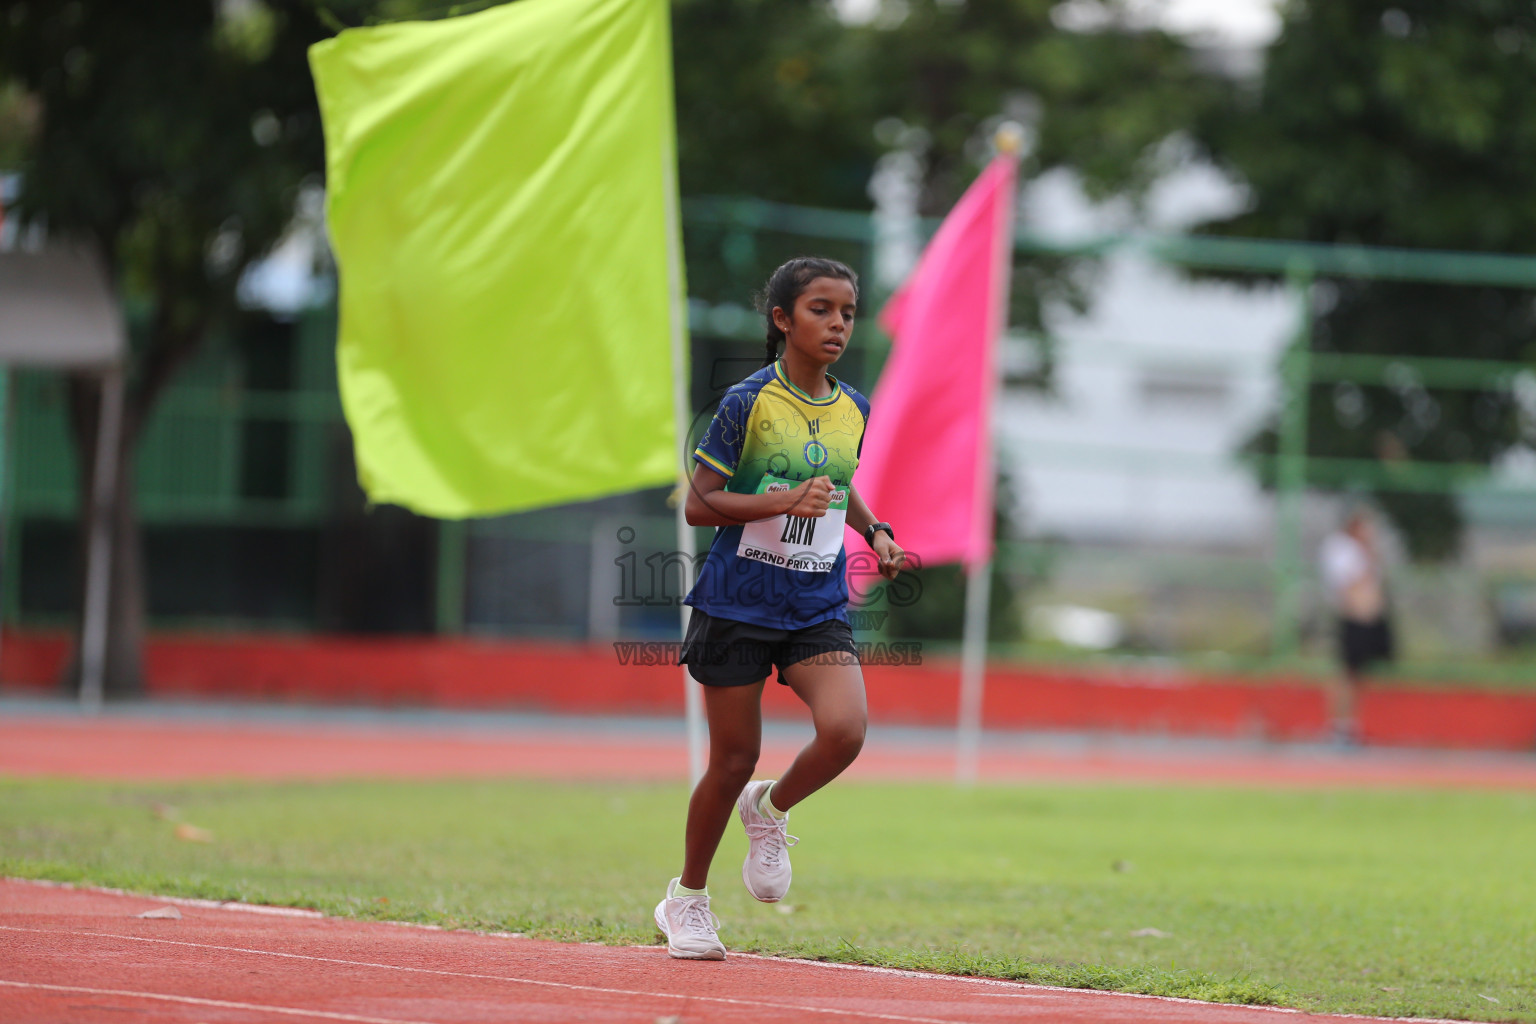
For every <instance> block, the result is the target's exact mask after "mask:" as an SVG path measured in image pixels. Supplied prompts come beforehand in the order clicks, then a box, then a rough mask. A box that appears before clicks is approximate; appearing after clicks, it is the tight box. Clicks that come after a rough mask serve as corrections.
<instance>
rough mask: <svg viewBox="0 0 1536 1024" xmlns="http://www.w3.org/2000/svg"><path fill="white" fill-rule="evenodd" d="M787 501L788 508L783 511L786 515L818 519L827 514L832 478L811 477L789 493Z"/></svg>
mask: <svg viewBox="0 0 1536 1024" xmlns="http://www.w3.org/2000/svg"><path fill="white" fill-rule="evenodd" d="M789 499H790V504H789V508H787V509H785V510H784V511H785V512H786V513H787V514H788V515H792V516H801V517H803V518H806V519H817V518H820V517H821V516H824V515H826V514H827V507H828V506H830V505H831V504H832V478H831V477H828V476H817V477H812V478H811V479H809V480H807V481H806V482H805V483H803V484H801V485H800V486H799V487H796V488H795V489H794V490H792V491H790V492H789Z"/></svg>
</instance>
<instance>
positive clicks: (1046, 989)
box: [0, 878, 1468, 1024]
mask: <svg viewBox="0 0 1536 1024" xmlns="http://www.w3.org/2000/svg"><path fill="white" fill-rule="evenodd" d="M0 881H5V882H16V883H19V884H21V885H38V886H43V887H46V888H53V889H72V890H75V891H77V892H99V893H106V894H108V895H113V896H134V897H137V898H140V899H147V900H171V901H175V898H174V897H164V896H155V895H152V894H146V893H132V892H125V891H124V890H121V889H107V888H103V887H98V886H88V885H74V884H72V883H69V882H50V881H47V880H44V879H33V878H4V879H0ZM180 902H182V903H184V904H190V905H196V906H207V907H209V908H211V909H216V910H248V911H255V912H268V913H277V914H285V915H288V916H293V917H317V918H325V919H327V920H345V919H343V918H326V915H325V914H322V913H321V912H320V911H318V910H301V909H299V908H297V907H267V906H261V905H257V904H252V903H221V902H218V901H216V900H181V901H180ZM369 923H370V924H382V925H387V926H389V927H392V928H420V929H424V930H428V931H450V930H460V931H461V930H462V929H446V928H442V927H440V926H438V925H433V924H415V923H413V922H410V921H372V922H369ZM0 928H4V929H6V930H8V931H16V930H25V929H13V928H9V927H8V926H5V925H0ZM37 930H38V931H41V929H37ZM47 934H57V933H52V932H49V933H47ZM468 934H472V935H488V936H491V937H496V938H509V939H526V938H527V936H525V935H523V934H522V933H520V932H469V933H468ZM119 937H121V938H131V937H132V936H119ZM145 941H162V942H164V941H170V940H165V939H161V940H149V939H146V940H145ZM531 941H541V940H537V939H535V940H531ZM594 945H602V943H594ZM218 948H222V947H218ZM628 948H630V949H650V950H656V951H660V952H664V951H665V950H666V947H665V946H630V947H628ZM247 952H262V951H260V950H249V951H247ZM271 955H272V956H291V955H296V954H287V953H272V954H271ZM731 956H733V957H743V958H745V959H749V960H765V961H769V962H771V963H783V964H804V965H806V966H809V967H824V968H830V969H832V970H840V971H862V972H865V973H869V974H885V975H890V976H895V977H899V978H928V979H932V980H935V981H944V982H962V983H965V984H970V985H995V986H1000V987H1006V988H1012V989H1022V990H1026V991H1028V992H1039V993H1056V994H1059V995H1086V996H1106V997H1110V998H1117V999H1155V1000H1157V1001H1159V1002H1165V1003H1183V1004H1186V1005H1189V1006H1220V1007H1227V1008H1230V1009H1236V1010H1259V1011H1263V1012H1266V1013H1283V1014H1293V1015H1294V1014H1310V1015H1312V1016H1316V1017H1327V1018H1330V1019H1333V1020H1366V1021H1385V1022H1390V1024H1468V1022H1467V1021H1464V1020H1451V1019H1448V1018H1444V1017H1370V1016H1366V1015H1364V1014H1359V1013H1330V1014H1324V1013H1313V1012H1312V1011H1310V1010H1298V1009H1296V1008H1294V1007H1290V1006H1259V1005H1253V1004H1247V1003H1214V1002H1210V1001H1208V1000H1204V999H1189V998H1186V997H1184V996H1154V995H1148V994H1146V993H1144V992H1114V991H1110V990H1107V989H1096V988H1069V987H1067V986H1064V985H1040V984H1036V983H1034V982H1028V981H1007V980H1004V979H1002V978H978V977H974V976H971V975H965V974H938V973H936V972H932V971H909V970H904V969H903V968H900V967H876V966H874V965H873V964H838V963H831V962H829V961H826V960H802V959H799V958H796V957H783V956H763V955H761V954H758V953H732V954H731ZM378 966H387V965H378ZM398 969H400V970H408V969H409V968H398ZM548 984H555V983H554V982H549V983H548ZM999 994H1000V995H1001V994H1003V993H999ZM1021 994H1022V993H1021ZM770 1005H775V1006H776V1005H778V1004H770ZM865 1016H878V1015H868V1014H866V1015H865ZM901 1019H910V1020H918V1019H921V1018H901Z"/></svg>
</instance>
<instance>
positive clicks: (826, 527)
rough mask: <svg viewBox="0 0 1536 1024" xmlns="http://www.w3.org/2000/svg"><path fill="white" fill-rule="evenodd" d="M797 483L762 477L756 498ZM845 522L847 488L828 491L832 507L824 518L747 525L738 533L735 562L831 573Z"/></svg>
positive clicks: (787, 517) (775, 519)
mask: <svg viewBox="0 0 1536 1024" xmlns="http://www.w3.org/2000/svg"><path fill="white" fill-rule="evenodd" d="M799 486H800V484H799V482H798V481H790V480H784V479H782V478H780V477H776V476H772V475H764V476H763V479H762V480H761V481H760V482H759V483H758V485H757V493H758V494H768V493H770V492H773V491H788V490H791V489H793V488H795V487H799ZM847 519H848V488H846V487H838V488H834V489H833V491H832V504H831V505H829V506H827V514H826V515H824V516H792V515H782V516H774V517H773V518H772V519H761V520H758V521H757V522H755V523H748V524H746V525H745V526H744V527H742V530H741V543H740V544H739V545H737V547H736V557H737V558H750V559H752V560H753V561H754V562H766V563H767V564H768V565H777V566H779V567H780V568H783V569H796V570H799V571H800V572H831V571H832V568H833V567H834V566H835V565H837V556H838V554H839V553H841V552H842V550H843V524H844V523H845V522H846V521H847Z"/></svg>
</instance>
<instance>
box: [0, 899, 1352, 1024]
mask: <svg viewBox="0 0 1536 1024" xmlns="http://www.w3.org/2000/svg"><path fill="white" fill-rule="evenodd" d="M177 904H178V906H177V909H178V910H179V912H180V913H181V915H182V917H181V918H180V919H179V920H165V919H153V920H146V919H142V918H140V917H138V916H137V915H139V914H141V913H143V912H145V911H149V910H154V909H157V908H162V907H166V906H169V905H171V904H169V903H168V902H167V901H163V900H155V899H151V898H146V897H139V896H130V895H123V894H113V893H107V892H102V891H99V890H81V889H71V888H67V887H62V886H51V885H39V884H36V883H27V882H20V881H15V880H0V1019H3V1020H4V1021H6V1024H102V1022H109V1021H110V1022H114V1024H116V1022H120V1021H124V1020H153V1021H157V1022H164V1024H183V1022H184V1024H197V1022H221V1024H224V1022H228V1024H234V1022H252V1024H266V1022H297V1021H350V1022H361V1024H457V1022H485V1021H518V1022H528V1024H542V1022H566V1021H577V1020H579V1021H583V1022H587V1024H661V1022H669V1024H703V1022H709V1024H767V1022H774V1024H778V1022H782V1021H786V1020H792V1021H797V1022H827V1024H839V1022H848V1024H871V1022H879V1021H898V1022H913V1024H959V1022H978V1024H985V1022H991V1021H996V1022H1004V1021H1010V1022H1011V1021H1025V1022H1032V1021H1051V1022H1053V1024H1075V1022H1084V1024H1087V1022H1093V1024H1133V1022H1135V1024H1140V1022H1148V1021H1150V1022H1159V1021H1166V1022H1193V1024H1276V1022H1277V1021H1278V1020H1281V1019H1284V1020H1294V1021H1337V1020H1339V1019H1340V1018H1337V1017H1325V1016H1319V1015H1311V1014H1301V1013H1295V1012H1293V1011H1286V1010H1273V1009H1265V1008H1256V1007H1240V1006H1223V1005H1215V1004H1209V1003H1195V1002H1188V1001H1184V1000H1174V999H1159V998H1154V997H1149V996H1131V995H1118V994H1110V993H1101V992H1085V991H1081V990H1075V989H1055V988H1045V987H1040V986H1031V985H1021V984H1016V983H1012V982H1001V981H986V980H979V979H971V978H953V977H945V976H943V975H929V974H917V973H913V972H905V971H887V970H880V969H876V968H848V967H838V966H834V965H828V964H818V963H811V962H807V961H796V960H781V959H771V958H761V957H750V956H743V955H740V954H736V955H732V956H730V957H729V958H728V959H726V960H725V961H723V962H685V961H678V960H673V959H671V958H670V957H668V956H667V955H666V953H665V951H664V950H663V949H661V948H660V947H611V946H596V945H574V944H567V943H556V942H538V941H534V940H531V939H524V938H516V937H509V936H493V935H481V934H476V933H472V932H457V931H439V930H436V929H426V928H419V927H410V926H402V925H390V924H378V923H370V922H361V921H346V920H339V919H333V918H325V917H321V916H319V915H315V914H310V913H307V912H302V911H301V912H297V913H298V915H302V916H278V915H275V914H273V913H270V912H267V913H253V912H248V909H243V908H242V909H232V908H228V907H219V906H208V905H194V904H193V903H192V901H177ZM249 909H255V910H269V909H270V908H249ZM1280 1014H1283V1015H1284V1017H1283V1018H1282V1017H1280V1016H1278V1015H1280ZM1354 1019H1360V1018H1354Z"/></svg>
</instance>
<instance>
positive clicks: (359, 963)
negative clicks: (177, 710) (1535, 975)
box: [0, 924, 1464, 1024]
mask: <svg viewBox="0 0 1536 1024" xmlns="http://www.w3.org/2000/svg"><path fill="white" fill-rule="evenodd" d="M0 931H7V932H30V933H33V934H37V935H53V936H62V937H66V938H92V939H121V940H124V941H127V942H157V943H160V944H162V945H166V946H187V947H189V948H192V949H216V950H220V951H222V952H225V953H250V954H254V955H256V956H276V957H283V958H286V959H289V960H309V961H312V962H314V963H321V964H341V965H342V966H344V967H374V968H377V969H379V970H384V971H401V972H403V973H406V974H431V975H435V976H438V977H443V978H472V979H475V980H477V981H504V982H510V983H512V984H516V985H540V986H543V987H545V988H558V989H566V990H568V991H571V992H595V993H598V994H600V995H610V996H630V997H635V996H639V997H642V998H647V999H679V1000H682V1001H684V1002H690V1001H691V1002H705V1003H724V1004H725V1005H727V1006H747V1007H751V1008H753V1009H769V1010H780V1011H783V1010H794V1011H798V1012H800V1013H825V1014H829V1015H831V1016H834V1017H866V1018H869V1019H871V1020H895V1021H904V1022H908V1024H960V1022H958V1021H957V1020H956V1019H955V1018H953V1017H949V1018H939V1017H909V1016H905V1015H902V1014H897V1013H875V1012H873V1011H869V1010H835V1009H832V1008H831V1007H826V1006H805V1005H802V1004H799V1003H776V1002H770V1001H769V1000H766V999H732V998H730V997H728V996H704V995H688V994H684V993H679V992H644V991H640V990H637V989H627V988H604V987H601V986H598V985H575V984H571V983H570V982H564V981H538V980H535V979H533V978H515V977H513V978H509V977H506V976H505V975H499V974H471V973H469V972H466V971H441V970H436V969H434V968H430V967H401V966H399V965H397V964H376V963H370V962H368V961H365V960H339V959H337V958H335V957H329V956H309V955H308V954H305V953H282V952H278V951H277V950H271V949H247V948H245V947H243V946H215V945H212V944H211V943H206V942H185V941H182V940H180V939H152V938H149V937H148V936H144V935H118V934H116V933H114V932H64V931H50V930H49V929H46V928H19V927H16V926H15V925H7V924H0ZM388 1024H395V1022H393V1021H391V1022H388ZM1458 1024H1464V1022H1458Z"/></svg>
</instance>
